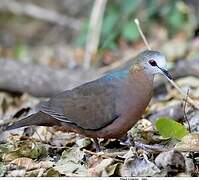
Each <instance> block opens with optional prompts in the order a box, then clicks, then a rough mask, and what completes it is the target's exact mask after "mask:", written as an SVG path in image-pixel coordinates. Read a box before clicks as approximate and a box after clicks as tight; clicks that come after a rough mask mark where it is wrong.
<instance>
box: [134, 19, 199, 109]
mask: <svg viewBox="0 0 199 180" xmlns="http://www.w3.org/2000/svg"><path fill="white" fill-rule="evenodd" d="M134 21H135V24H136V26H137V28H138V31H139V33H140V35H141V37H142V39H143V41H144V43H145V45H146V46H147V48H148V50H151V47H150V46H149V43H148V42H147V40H146V37H145V35H144V33H143V31H142V29H141V27H140V23H139V20H138V19H137V18H136V19H135V20H134ZM167 79H168V81H169V82H170V83H171V84H172V85H173V86H174V87H175V88H176V90H177V91H178V92H179V93H180V94H181V95H182V97H183V100H185V99H187V102H188V103H189V104H190V105H191V106H193V107H194V108H195V109H198V110H199V105H196V103H195V102H194V100H193V99H191V98H190V97H189V96H188V95H186V94H185V93H184V92H183V91H182V90H181V89H180V87H179V86H178V85H177V84H176V83H175V82H174V81H173V80H171V79H169V78H168V77H167Z"/></svg>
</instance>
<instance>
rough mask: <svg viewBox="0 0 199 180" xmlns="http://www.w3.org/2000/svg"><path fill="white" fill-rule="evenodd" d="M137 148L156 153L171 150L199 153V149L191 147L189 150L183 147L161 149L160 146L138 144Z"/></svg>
mask: <svg viewBox="0 0 199 180" xmlns="http://www.w3.org/2000/svg"><path fill="white" fill-rule="evenodd" d="M136 146H137V147H140V148H143V149H145V150H147V149H149V150H151V151H155V152H165V151H171V150H176V151H180V152H199V147H191V146H190V147H189V148H182V147H173V148H164V147H161V146H160V145H148V144H144V143H142V142H136Z"/></svg>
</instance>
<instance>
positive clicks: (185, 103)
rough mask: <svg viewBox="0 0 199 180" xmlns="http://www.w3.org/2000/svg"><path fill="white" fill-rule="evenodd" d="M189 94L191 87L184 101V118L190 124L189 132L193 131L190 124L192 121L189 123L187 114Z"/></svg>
mask: <svg viewBox="0 0 199 180" xmlns="http://www.w3.org/2000/svg"><path fill="white" fill-rule="evenodd" d="M188 95H189V89H188V91H187V96H186V99H185V102H184V108H183V113H184V119H185V121H186V122H187V124H188V129H189V133H191V126H190V123H189V120H188V118H187V114H186V105H187V97H188Z"/></svg>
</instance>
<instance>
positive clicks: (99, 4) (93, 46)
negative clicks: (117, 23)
mask: <svg viewBox="0 0 199 180" xmlns="http://www.w3.org/2000/svg"><path fill="white" fill-rule="evenodd" d="M106 2H107V0H95V2H94V5H93V9H92V13H91V18H90V24H89V30H88V36H87V43H86V50H85V57H84V64H83V66H84V68H85V69H88V68H89V67H90V62H91V59H92V57H93V55H95V54H96V52H97V48H98V45H99V39H100V33H101V26H102V21H103V15H104V11H105V8H106Z"/></svg>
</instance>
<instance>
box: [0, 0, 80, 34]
mask: <svg viewBox="0 0 199 180" xmlns="http://www.w3.org/2000/svg"><path fill="white" fill-rule="evenodd" d="M0 11H6V12H7V11H8V12H11V13H13V14H16V15H25V16H29V17H31V18H35V19H39V20H43V21H47V22H50V23H54V24H58V25H60V26H65V27H69V28H71V29H74V30H79V28H80V25H81V22H80V20H77V19H75V18H72V17H67V16H65V15H61V14H59V13H58V12H56V11H53V10H49V9H45V8H42V7H39V6H36V5H34V4H27V3H20V2H17V1H15V0H1V1H0Z"/></svg>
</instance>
